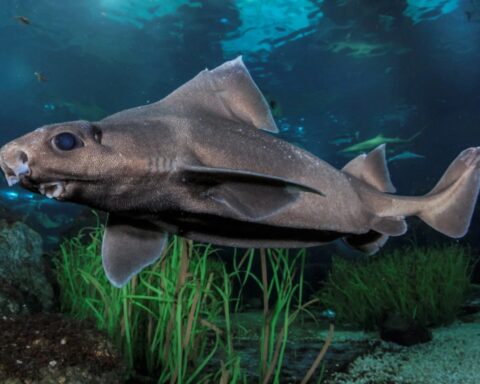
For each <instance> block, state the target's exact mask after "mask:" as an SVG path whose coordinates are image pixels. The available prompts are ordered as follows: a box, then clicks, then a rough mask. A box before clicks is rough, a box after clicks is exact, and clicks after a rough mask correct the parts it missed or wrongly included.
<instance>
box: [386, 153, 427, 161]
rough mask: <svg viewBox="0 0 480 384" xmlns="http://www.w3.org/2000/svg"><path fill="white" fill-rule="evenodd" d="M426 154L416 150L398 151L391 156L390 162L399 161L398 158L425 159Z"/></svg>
mask: <svg viewBox="0 0 480 384" xmlns="http://www.w3.org/2000/svg"><path fill="white" fill-rule="evenodd" d="M424 158H425V156H424V155H420V154H418V153H415V152H411V151H403V152H401V153H397V154H396V155H394V156H392V157H389V158H388V160H387V161H388V162H389V163H391V162H392V161H397V160H409V159H424Z"/></svg>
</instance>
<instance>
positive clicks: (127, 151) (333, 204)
mask: <svg viewBox="0 0 480 384" xmlns="http://www.w3.org/2000/svg"><path fill="white" fill-rule="evenodd" d="M276 132H278V129H277V127H276V125H275V122H274V120H273V118H272V115H271V112H270V109H269V105H268V104H267V102H266V101H265V99H264V98H263V96H262V95H261V93H260V91H259V89H258V88H257V86H256V85H255V83H254V82H253V80H252V78H251V77H250V74H249V73H248V71H247V69H246V67H245V66H244V64H243V62H242V60H241V58H237V59H235V60H232V61H229V62H226V63H224V64H223V65H221V66H219V67H217V68H215V69H213V70H204V71H202V72H200V73H199V74H198V75H197V76H196V77H194V78H193V79H192V80H190V81H189V82H187V83H186V84H184V85H183V86H181V87H180V88H178V89H177V90H175V91H174V92H173V93H171V94H170V95H168V96H167V97H165V98H164V99H162V100H160V101H158V102H156V103H154V104H149V105H146V106H141V107H137V108H132V109H127V110H125V111H122V112H119V113H116V114H114V115H111V116H108V117H106V118H104V119H103V120H100V121H97V122H88V121H73V122H66V123H60V124H52V125H47V126H44V127H41V128H38V129H37V130H35V131H33V132H31V133H28V134H26V135H25V136H22V137H20V138H18V139H16V140H14V141H12V142H10V143H8V144H6V145H5V146H3V147H2V148H1V150H0V166H1V168H2V170H3V172H4V174H5V176H6V179H7V182H8V183H9V184H10V185H13V184H15V183H18V182H19V183H20V184H21V185H22V186H23V187H24V188H27V189H28V190H31V191H34V192H38V193H41V194H44V195H46V196H48V197H51V198H54V199H57V200H61V201H71V202H75V203H79V204H83V205H87V206H89V207H92V208H95V209H99V210H103V211H106V212H108V213H109V216H108V220H107V224H106V230H105V234H104V238H103V245H102V259H103V265H104V268H105V272H106V274H107V276H108V278H109V279H110V281H111V282H112V283H113V284H114V285H116V286H122V285H124V284H125V283H126V282H127V281H128V280H129V279H130V278H131V277H132V276H133V275H134V274H135V273H137V272H139V271H140V270H141V269H142V268H144V267H145V266H147V265H149V264H151V263H153V262H154V261H155V260H156V259H157V258H158V257H159V256H160V255H161V254H162V250H163V249H164V247H165V244H166V239H167V233H175V234H178V235H181V236H184V237H186V238H189V239H193V240H198V241H203V242H210V243H213V244H218V245H226V246H236V247H306V246H314V245H319V244H323V243H327V242H330V241H333V240H336V239H340V238H341V239H343V240H344V241H345V242H346V243H347V244H349V245H350V246H351V247H354V248H356V249H359V250H361V251H363V252H366V253H374V252H376V251H378V249H380V247H382V245H383V244H385V242H386V240H387V239H388V237H389V236H399V235H402V234H404V233H405V231H406V230H407V225H406V222H405V218H406V217H407V216H418V217H420V218H421V219H422V220H423V221H425V222H426V223H427V224H429V225H430V226H432V227H433V228H435V229H436V230H438V231H440V232H442V233H444V234H445V235H447V236H451V237H454V238H457V237H461V236H463V235H464V234H465V233H466V231H467V229H468V226H469V223H470V220H471V216H472V213H473V210H474V205H475V202H476V199H477V195H478V191H479V185H480V183H479V177H480V165H479V164H480V148H479V147H476V148H475V147H474V148H469V149H466V150H465V151H463V152H462V153H461V154H460V155H459V156H458V157H457V158H456V159H455V160H454V161H453V163H452V164H451V165H450V167H449V168H448V169H447V171H446V172H445V174H444V175H443V177H442V178H441V180H440V181H439V182H438V184H437V185H436V186H435V187H434V188H433V190H432V191H431V192H430V193H428V194H427V195H425V196H421V197H407V196H397V195H393V194H392V193H394V192H395V188H394V187H393V185H392V183H391V181H390V176H389V173H388V170H387V167H386V161H385V146H384V145H380V146H379V147H377V148H376V149H374V150H373V151H372V152H370V153H369V154H362V155H360V156H358V157H356V158H354V159H353V160H351V161H350V162H349V163H348V164H347V165H346V166H345V167H344V168H343V169H342V170H337V169H335V168H334V167H332V166H330V165H329V164H327V163H326V162H324V161H322V160H320V159H319V158H317V157H316V156H314V155H312V154H311V153H309V152H307V151H305V150H303V149H301V148H299V147H296V146H294V145H292V144H290V143H288V142H286V141H283V140H281V139H279V138H277V137H275V136H274V135H272V133H276Z"/></svg>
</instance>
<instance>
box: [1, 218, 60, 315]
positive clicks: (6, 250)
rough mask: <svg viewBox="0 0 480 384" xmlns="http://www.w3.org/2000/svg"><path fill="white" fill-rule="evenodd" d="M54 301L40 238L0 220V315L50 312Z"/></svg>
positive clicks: (19, 223) (23, 225) (34, 233)
mask: <svg viewBox="0 0 480 384" xmlns="http://www.w3.org/2000/svg"><path fill="white" fill-rule="evenodd" d="M53 297H54V294H53V289H52V285H51V284H50V282H49V281H48V279H47V277H46V268H45V265H44V261H43V258H42V238H41V236H40V235H39V234H38V233H37V232H35V231H33V230H32V229H31V228H29V227H28V226H27V225H26V224H24V223H22V222H15V223H13V224H11V223H8V222H7V221H6V220H0V315H7V316H8V315H12V314H22V313H33V312H39V311H46V310H49V309H50V308H51V307H52V305H53Z"/></svg>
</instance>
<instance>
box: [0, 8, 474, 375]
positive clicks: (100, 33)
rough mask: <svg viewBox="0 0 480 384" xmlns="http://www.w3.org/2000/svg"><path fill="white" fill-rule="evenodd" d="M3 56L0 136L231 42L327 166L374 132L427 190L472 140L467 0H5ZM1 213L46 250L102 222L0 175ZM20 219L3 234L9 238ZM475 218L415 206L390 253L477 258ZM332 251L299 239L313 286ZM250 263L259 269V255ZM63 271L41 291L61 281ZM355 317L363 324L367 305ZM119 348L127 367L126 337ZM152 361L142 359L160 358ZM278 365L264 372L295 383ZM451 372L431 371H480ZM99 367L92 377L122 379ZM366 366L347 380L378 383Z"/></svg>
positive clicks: (94, 109) (403, 188)
mask: <svg viewBox="0 0 480 384" xmlns="http://www.w3.org/2000/svg"><path fill="white" fill-rule="evenodd" d="M0 55H1V60H0V75H1V76H0V106H1V107H0V144H1V145H3V144H4V143H7V142H8V141H10V140H12V139H15V138H17V137H18V136H20V135H22V134H25V133H27V132H30V131H32V130H33V129H35V128H37V127H40V126H42V125H46V124H51V123H55V122H63V121H70V120H79V119H85V120H90V121H96V120H100V119H102V118H103V117H106V116H107V115H110V114H112V113H115V112H117V111H120V110H123V109H126V108H130V107H134V106H138V105H143V104H148V103H151V102H155V101H157V100H159V99H161V98H163V97H164V96H166V95H167V94H168V93H170V92H171V91H173V90H174V89H176V88H177V87H178V86H180V85H181V84H183V83H184V82H186V81H187V80H189V79H190V78H192V77H193V76H195V75H196V74H197V73H198V72H200V71H201V70H203V69H204V68H209V69H212V68H214V67H216V66H218V65H220V64H221V63H223V62H224V61H226V60H231V59H233V58H235V57H237V56H239V55H242V57H243V60H244V62H245V64H246V66H247V68H248V70H249V71H250V73H251V75H252V77H253V79H254V81H255V82H256V83H257V85H258V86H259V88H260V89H261V91H262V92H263V94H264V95H265V97H266V99H267V101H268V102H269V104H270V107H271V109H272V113H273V116H274V118H275V120H276V122H277V125H278V127H279V129H280V133H279V134H278V136H279V137H281V138H282V139H284V140H287V141H289V142H291V143H294V144H296V145H298V146H300V147H302V148H305V149H307V150H308V151H310V152H312V153H313V154H315V155H316V156H318V157H320V158H321V159H323V160H325V161H327V162H328V163H330V164H332V165H333V166H335V167H336V168H341V167H342V166H343V165H344V164H346V163H347V162H348V161H349V160H350V159H351V158H353V157H354V156H356V155H358V154H359V153H361V152H364V151H369V150H371V149H373V148H374V147H376V146H377V145H378V144H381V143H383V142H385V143H387V158H388V167H389V170H390V173H391V176H392V180H393V183H394V185H395V186H396V188H397V192H398V193H399V194H402V195H419V194H424V193H427V192H428V191H429V190H430V189H431V188H432V187H433V186H434V185H435V183H436V182H437V180H438V179H439V178H440V176H441V175H442V173H443V172H444V171H445V169H446V168H447V167H448V165H449V164H450V162H451V161H452V160H453V159H454V158H455V157H456V156H457V154H458V153H459V152H461V151H462V150H463V149H465V148H468V147H472V146H479V145H480V91H479V89H480V1H478V0H463V1H462V0H388V1H387V0H384V1H368V0H363V1H362V0H336V1H333V0H330V1H329V0H264V1H256V0H211V1H207V0H206V1H203V0H191V1H188V0H81V1H78V0H62V1H57V0H1V2H0ZM370 139H374V140H371V141H372V142H373V143H372V144H370V142H369V140H370ZM359 144H364V145H363V146H359ZM355 146H357V148H359V149H358V150H357V149H356V147H355ZM101 217H103V216H101ZM0 219H1V220H2V222H3V220H5V223H7V224H8V225H9V226H12V225H13V226H14V225H17V224H16V223H23V224H25V225H26V226H27V227H28V228H30V229H29V230H33V231H35V232H36V233H37V234H38V235H39V237H38V238H35V239H36V240H35V242H36V244H37V243H38V244H37V245H38V247H39V249H41V254H42V255H46V254H49V253H52V252H56V251H58V250H59V248H60V246H61V245H62V244H63V246H65V243H64V239H65V238H71V237H72V236H75V235H76V234H77V233H78V231H79V230H80V229H81V228H83V227H86V226H92V225H93V226H94V225H95V224H96V223H97V216H95V215H94V214H92V212H91V211H90V210H89V209H86V208H84V207H79V206H76V205H73V204H66V203H58V202H55V201H53V200H49V199H46V198H44V197H42V196H40V195H34V194H32V193H29V192H26V191H25V190H22V189H20V188H18V187H15V188H8V187H7V184H6V182H5V180H3V179H2V180H1V181H0ZM7 224H5V225H7ZM2 225H3V224H2ZM2 228H3V227H2ZM22 228H23V227H22ZM22 231H23V232H22ZM25 231H27V230H26V229H22V230H20V229H19V232H18V233H17V232H14V233H13V234H11V236H13V237H15V238H16V239H17V240H18V238H19V236H20V237H21V236H27V235H26V234H25V233H26V232H25ZM20 232H21V233H20ZM479 233H480V215H479V208H478V204H477V208H476V210H475V213H474V215H473V218H472V222H471V226H470V229H469V232H468V233H467V235H466V236H465V237H464V238H462V239H459V240H455V241H452V240H451V239H449V238H447V237H445V236H442V235H440V234H438V233H436V232H435V231H434V230H433V229H431V228H429V227H428V226H427V225H425V224H422V223H420V221H418V220H415V219H412V220H409V232H408V233H407V234H406V235H405V236H402V237H399V238H391V239H390V240H389V242H388V244H387V245H386V247H385V252H395V251H396V250H397V249H403V247H406V246H411V245H412V244H414V246H415V247H418V248H420V247H430V246H433V245H438V246H443V245H446V246H451V247H458V248H461V249H468V250H469V252H470V253H471V254H472V255H473V256H472V257H473V259H475V258H476V257H478V256H477V255H478V250H479V247H480V237H479V236H478V234H479ZM2 236H4V237H5V236H6V235H2ZM28 236H30V235H28ZM32 236H33V237H35V236H36V235H32ZM8 244H9V245H8V246H6V249H7V250H8V249H10V248H9V247H11V244H12V243H8ZM175 246H177V245H175ZM2 249H4V248H2ZM63 249H65V248H63ZM71 249H73V248H70V250H71ZM179 249H180V248H179ZM449 249H450V248H449ZM72 252H73V251H72ZM75 252H76V251H75ZM179 252H180V251H179ZM191 252H193V251H191ZM233 252H234V251H233V250H229V249H226V250H224V255H223V258H222V259H223V262H224V263H225V265H226V268H227V269H228V270H231V269H232V268H233V270H236V266H235V265H233V264H234V262H233V261H232V260H233V259H232V257H233V256H232V253H233ZM462 252H463V251H462ZM180 253H181V252H180ZM333 254H338V255H343V258H344V259H346V260H350V261H351V260H353V259H356V258H362V257H361V256H360V255H359V254H357V253H355V252H353V251H351V250H349V249H346V248H345V247H343V246H342V245H341V244H332V245H329V246H325V247H318V248H313V249H308V253H307V255H306V256H305V259H304V260H303V259H302V260H303V261H302V267H305V268H304V270H303V272H302V279H303V278H304V279H305V281H306V282H307V283H308V289H307V288H306V290H307V291H308V292H316V291H318V289H320V288H321V287H322V286H323V285H324V283H325V281H326V279H327V274H328V272H329V270H330V267H331V262H332V261H331V259H332V255H333ZM41 257H42V258H43V259H45V258H46V256H41ZM278 257H280V256H278ZM375 257H377V256H375ZM380 257H381V255H380ZM43 259H42V260H43ZM276 260H277V259H276ZM252 263H253V267H252V268H253V270H256V271H257V272H259V271H260V266H259V264H258V260H257V261H252ZM1 265H2V263H0V269H1V268H2V267H1ZM232 265H233V266H232ZM37 267H38V266H37ZM29 268H30V267H29ZM32 268H33V269H35V268H36V267H32ZM75 268H76V267H75ZM218 268H220V267H218ZM469 268H470V267H469ZM287 269H288V268H287ZM5 271H6V269H5V270H4V271H3V272H2V271H1V270H0V287H1V286H2V284H3V283H2V281H3V280H2V279H3V276H4V275H6V274H7V272H5ZM8 273H10V272H8ZM284 276H286V275H284ZM237 277H238V276H237ZM296 277H298V274H297V275H296ZM469 277H470V282H471V283H473V284H478V283H480V268H479V267H476V268H475V265H472V266H471V270H470V272H469ZM42 278H43V277H42ZM292 279H293V277H292ZM59 284H60V285H55V284H54V286H53V291H52V292H53V293H52V297H50V298H48V299H46V300H47V301H55V300H57V299H55V298H54V297H57V296H58V295H60V296H61V293H60V294H59V293H58V291H59V290H61V282H60V283H59ZM37 288H38V287H37ZM242 288H243V285H242ZM257 288H258V287H256V285H255V284H254V283H249V284H245V287H244V290H243V291H242V293H241V294H242V295H244V299H243V300H244V301H246V302H249V303H248V306H250V307H255V306H257V305H258V306H260V304H261V294H260V293H259V291H258V289H257ZM38 289H40V290H41V288H38ZM279 292H280V291H279ZM22 295H24V296H25V297H27V296H28V297H30V296H29V295H28V294H27V293H25V292H22ZM33 296H35V295H33ZM257 296H258V297H257ZM274 296H275V295H273V296H272V297H269V300H270V301H274V300H275V297H274ZM193 297H194V296H193ZM32 300H33V302H35V303H34V304H31V303H30V304H31V307H32V308H37V309H38V308H42V305H41V304H39V303H38V301H40V302H41V301H42V300H43V299H38V297H37V298H35V299H32ZM92 300H93V299H92ZM257 300H258V301H260V304H259V303H257V302H256V301H257ZM0 304H1V300H0ZM30 304H28V305H30ZM190 304H191V303H190ZM57 305H60V304H58V303H57ZM299 305H300V304H299ZM300 306H301V305H300ZM73 307H74V306H73ZM263 309H265V308H263ZM284 310H285V308H283V309H279V313H283V312H282V311H284ZM20 312H21V311H20ZM32 312H35V310H33V311H32ZM37 312H41V311H37ZM260 313H261V309H260ZM452 315H455V314H452ZM119 316H120V315H119ZM447 317H448V316H447ZM57 320H58V319H57ZM57 320H56V321H57ZM42 321H43V322H42ZM58 321H60V320H58ZM364 321H365V322H366V323H365V324H367V325H368V326H366V328H369V327H370V326H371V322H370V320H368V319H367V320H364ZM425 321H426V325H430V323H429V321H430V320H428V321H427V320H425ZM442 321H443V320H442ZM442 321H440V323H441V322H442ZM476 321H477V322H478V320H476ZM52 322H53V321H50V320H48V321H47V320H45V319H43V318H40V319H38V321H36V322H35V323H36V324H37V325H38V324H40V325H42V324H44V325H45V324H51V323H52ZM53 323H55V322H53ZM55 324H56V323H55ZM362 324H363V323H362ZM365 324H363V325H365ZM30 325H31V324H30ZM424 325H425V324H424ZM45 326H47V325H45ZM59 327H60V326H59ZM72 327H73V328H74V326H72ZM212 327H213V326H212ZM246 327H247V328H248V325H247V326H246ZM60 328H61V327H60ZM67 328H68V327H67ZM100 328H101V327H100ZM207 328H208V327H207ZM324 328H325V325H323V328H322V329H324ZM103 329H105V327H104V328H103ZM212 329H213V328H212ZM88 332H90V331H88ZM88 332H87V333H86V334H88ZM91 332H96V331H93V330H92V331H91ZM122 332H124V333H125V332H127V333H128V329H127V331H125V328H123V330H122ZM478 334H480V333H476V335H477V338H478ZM92 337H93V336H92ZM27 338H28V337H27ZM62 340H63V339H62ZM122 342H123V341H122ZM5 348H6V347H5ZM318 349H320V348H318ZM272 350H274V348H273V347H272ZM8 351H9V350H8ZM8 351H7V352H8ZM7 352H5V353H7ZM8 353H9V352H8ZM112 353H113V352H112ZM477 353H478V351H477ZM272 355H274V354H273V352H272V353H271V355H270V357H269V359H270V360H269V361H270V362H271V360H272V358H273V357H274V356H272ZM1 356H3V355H2V353H0V357H1ZM327 357H328V355H327ZM128 359H130V361H129V362H128V363H127V365H129V364H130V365H129V368H131V367H132V366H133V365H134V363H133V360H134V357H133V352H132V356H130V357H128V358H127V360H128ZM17 360H18V359H17ZM147 360H148V359H147ZM51 361H55V360H50V362H51ZM55 364H57V363H55ZM55 364H54V365H55ZM149 364H150V363H149ZM189 364H190V363H189ZM225 364H226V363H225ZM1 365H2V361H1V359H0V368H1ZM150 365H151V366H149V367H150V368H151V367H154V366H155V364H154V363H151V364H150ZM290 365H291V366H294V365H295V364H294V363H290ZM147 366H148V364H147V363H145V364H144V366H142V367H141V369H140V371H142V372H147V371H148V372H156V371H155V368H151V370H149V369H150V368H148V367H147ZM51 368H52V367H51ZM237 368H238V367H237ZM237 368H235V369H237ZM185 369H186V368H185ZM253 370H255V369H253ZM0 371H1V369H0ZM233 371H234V370H232V372H233ZM260 371H261V370H260ZM177 374H178V372H177ZM262 375H263V376H262ZM452 375H453V374H452ZM145 376H148V375H146V374H145ZM264 376H265V372H263V373H262V372H260V377H264ZM287 376H288V375H287ZM287 376H280V373H279V376H272V380H274V381H275V382H297V381H296V379H295V378H294V375H293V374H291V375H290V376H288V379H287V378H286V377H287ZM360 376H361V375H360ZM1 377H2V376H1V375H0V382H6V381H1ZM192 377H193V376H192ZM212 377H215V378H210V379H208V380H210V381H206V382H234V381H233V379H231V377H232V376H229V377H230V379H225V377H226V376H223V374H222V375H220V376H218V377H217V376H212ZM235 377H236V376H235ZM239 377H240V376H239ZM282 377H283V379H282ZM446 377H448V375H447V376H446ZM452 377H453V376H452ZM452 377H450V378H442V379H439V378H436V379H435V380H436V381H434V382H444V383H453V382H465V383H467V382H468V383H470V382H471V383H478V382H480V377H478V378H476V377H475V378H472V379H471V381H468V380H466V379H464V381H454V379H453V378H452ZM22 380H23V379H22ZM35 380H37V381H35ZM86 380H87V379H86V378H85V381H84V382H95V381H86ZM88 380H93V379H92V378H91V377H89V378H88ZM108 380H111V381H108ZM108 380H107V379H105V378H103V379H101V380H100V381H99V382H122V381H119V380H120V379H117V378H109V379H108ZM131 380H133V381H130V382H132V383H133V382H149V381H148V380H147V379H145V378H144V381H141V380H140V379H139V378H138V377H137V378H136V379H131ZM135 380H137V381H135ZM175 380H177V381H178V382H182V380H180V379H178V378H175ZM175 380H174V379H172V377H170V376H169V377H167V378H166V379H165V381H163V382H175ZM222 380H224V381H222ZM225 380H226V381H225ZM239 380H240V379H239ZM242 380H243V379H242ZM244 380H247V379H244ZM256 380H257V381H258V379H257V378H256ZM318 380H320V379H318ZM369 380H370V381H368V380H367V381H360V379H359V380H358V381H352V382H357V383H360V382H365V383H367V382H368V383H374V382H378V383H380V382H382V383H383V382H387V381H381V380H380V379H379V381H375V380H374V379H369ZM382 380H383V379H382ZM422 380H423V381H422ZM432 380H433V379H432ZM19 382H24V381H19ZM31 382H42V381H40V379H33V381H31ZM45 382H47V381H45ZM55 382H57V381H55ZM58 382H61V381H58ZM64 382H65V381H64ZM66 382H68V380H67V381H66ZM72 382H74V381H72ZM80 382H82V381H80ZM151 382H156V381H151ZM159 382H160V381H159ZM185 382H188V381H185ZM239 382H240V381H239ZM247 382H248V380H247ZM298 382H300V381H299V380H298ZM332 382H334V381H332ZM335 382H336V381H335ZM338 382H341V381H338ZM345 382H347V381H345ZM391 382H393V381H391ZM398 382H402V383H403V382H405V383H406V382H413V383H416V382H418V383H424V382H425V383H426V382H428V380H426V379H425V380H424V379H421V380H420V379H418V380H415V379H413V381H398Z"/></svg>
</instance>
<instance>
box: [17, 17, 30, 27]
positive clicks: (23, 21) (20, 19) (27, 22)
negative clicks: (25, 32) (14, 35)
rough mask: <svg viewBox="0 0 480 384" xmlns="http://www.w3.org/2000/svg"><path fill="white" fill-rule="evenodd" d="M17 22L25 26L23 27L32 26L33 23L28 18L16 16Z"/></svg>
mask: <svg viewBox="0 0 480 384" xmlns="http://www.w3.org/2000/svg"><path fill="white" fill-rule="evenodd" d="M14 18H15V20H17V21H18V22H19V23H20V24H23V25H31V24H32V23H31V22H30V19H29V18H28V17H26V16H21V15H19V16H15V17H14Z"/></svg>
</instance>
